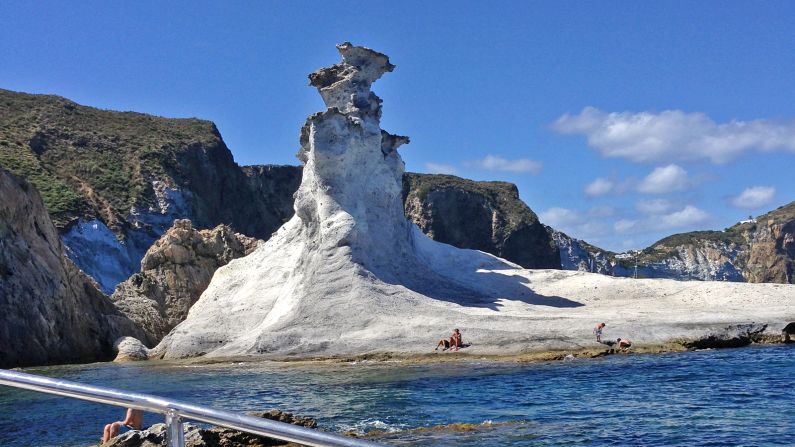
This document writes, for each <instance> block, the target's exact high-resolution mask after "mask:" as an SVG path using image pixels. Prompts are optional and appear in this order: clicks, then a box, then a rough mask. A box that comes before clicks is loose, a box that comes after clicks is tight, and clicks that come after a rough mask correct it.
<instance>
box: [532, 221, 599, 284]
mask: <svg viewBox="0 0 795 447" xmlns="http://www.w3.org/2000/svg"><path fill="white" fill-rule="evenodd" d="M546 230H547V231H548V232H549V234H550V236H551V237H552V240H553V241H555V244H556V245H557V247H558V250H560V266H561V268H562V269H564V270H577V271H580V272H591V273H601V274H604V275H612V274H613V267H614V264H615V253H613V252H610V251H607V250H602V249H601V248H599V247H596V246H593V245H591V244H589V243H587V242H585V241H582V240H579V239H575V238H572V237H570V236H569V235H567V234H566V233H564V232H562V231H557V230H555V229H554V228H552V227H546Z"/></svg>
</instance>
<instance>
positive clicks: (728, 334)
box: [682, 323, 767, 349]
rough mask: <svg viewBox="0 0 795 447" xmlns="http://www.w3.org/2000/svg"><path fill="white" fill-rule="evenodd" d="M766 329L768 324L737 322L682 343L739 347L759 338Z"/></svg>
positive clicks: (708, 346) (694, 346)
mask: <svg viewBox="0 0 795 447" xmlns="http://www.w3.org/2000/svg"><path fill="white" fill-rule="evenodd" d="M765 329H767V324H761V323H746V324H735V325H730V326H727V327H726V328H724V329H723V330H719V331H713V332H710V333H707V334H704V335H703V336H701V337H698V338H696V339H693V340H685V341H683V342H682V345H683V346H685V347H687V348H692V349H707V348H739V347H741V346H747V345H750V344H751V343H753V342H754V341H757V340H759V339H760V338H761V336H762V333H763V332H764V331H765Z"/></svg>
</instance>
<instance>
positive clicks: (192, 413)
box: [0, 369, 379, 447]
mask: <svg viewBox="0 0 795 447" xmlns="http://www.w3.org/2000/svg"><path fill="white" fill-rule="evenodd" d="M0 385H8V386H11V387H15V388H23V389H27V390H33V391H38V392H41V393H48V394H55V395H58V396H66V397H71V398H75V399H81V400H87V401H91V402H98V403H101V404H107V405H116V406H119V407H127V408H133V409H137V410H144V411H149V412H153V413H160V414H163V415H165V420H166V426H167V431H166V433H167V439H168V445H169V446H170V447H184V445H185V439H184V433H183V429H182V422H183V420H191V421H196V422H205V423H208V424H214V425H220V426H222V427H227V428H232V429H235V430H240V431H244V432H248V433H252V434H255V435H260V436H268V437H271V438H277V439H282V440H285V441H291V442H297V443H299V444H303V445H307V446H317V447H378V446H379V444H375V443H372V442H369V441H364V440H361V439H356V438H349V437H345V436H341V435H336V434H333V433H327V432H323V431H319V430H313V429H310V428H306V427H299V426H297V425H292V424H287V423H284V422H278V421H272V420H269V419H262V418H257V417H253V416H246V415H242V414H237V413H233V412H231V411H224V410H216V409H212V408H208V407H203V406H200V405H193V404H189V403H186V402H180V401H177V400H171V399H166V398H162V397H158V396H153V395H148V394H139V393H128V392H126V391H121V390H114V389H112V388H105V387H100V386H92V385H83V384H81V383H76V382H70V381H68V380H60V379H52V378H50V377H43V376H37V375H34V374H27V373H23V372H19V371H9V370H5V369H0Z"/></svg>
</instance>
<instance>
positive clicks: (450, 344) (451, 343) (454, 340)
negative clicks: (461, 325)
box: [434, 329, 463, 351]
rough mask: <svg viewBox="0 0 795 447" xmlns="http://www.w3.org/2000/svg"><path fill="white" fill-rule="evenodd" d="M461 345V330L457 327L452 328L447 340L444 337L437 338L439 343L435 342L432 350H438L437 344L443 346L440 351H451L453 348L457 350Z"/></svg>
mask: <svg viewBox="0 0 795 447" xmlns="http://www.w3.org/2000/svg"><path fill="white" fill-rule="evenodd" d="M462 345H463V342H462V341H461V332H460V331H459V330H458V329H454V330H453V334H452V335H451V336H450V339H449V340H448V339H446V338H443V339H441V340H439V343H437V344H436V348H434V351H436V350H438V349H439V346H444V348H443V349H442V351H447V349H450V350H451V351H452V350H453V349H454V348H455V350H456V351H458V348H460V347H461V346H462Z"/></svg>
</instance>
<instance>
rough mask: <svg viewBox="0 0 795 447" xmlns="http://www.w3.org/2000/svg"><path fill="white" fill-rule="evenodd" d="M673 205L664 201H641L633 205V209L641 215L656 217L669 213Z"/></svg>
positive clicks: (668, 201)
mask: <svg viewBox="0 0 795 447" xmlns="http://www.w3.org/2000/svg"><path fill="white" fill-rule="evenodd" d="M672 208H673V203H671V201H670V200H666V199H654V200H641V201H639V202H637V203H635V209H636V210H638V211H640V212H641V213H643V214H651V215H658V214H664V213H667V212H669V211H670V210H671V209H672Z"/></svg>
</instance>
